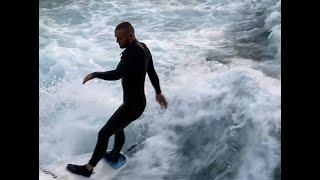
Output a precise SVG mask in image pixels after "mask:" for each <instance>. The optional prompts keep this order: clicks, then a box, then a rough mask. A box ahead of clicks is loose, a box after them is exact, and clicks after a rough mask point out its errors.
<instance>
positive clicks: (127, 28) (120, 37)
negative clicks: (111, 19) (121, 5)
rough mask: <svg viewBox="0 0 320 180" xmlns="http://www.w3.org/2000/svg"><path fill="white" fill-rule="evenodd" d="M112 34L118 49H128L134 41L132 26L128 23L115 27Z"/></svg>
mask: <svg viewBox="0 0 320 180" xmlns="http://www.w3.org/2000/svg"><path fill="white" fill-rule="evenodd" d="M114 34H115V36H116V38H117V43H118V44H119V46H120V48H126V47H128V46H129V45H130V44H131V42H132V41H134V40H135V39H136V38H135V35H134V29H133V26H132V25H131V24H130V23H129V22H122V23H120V24H118V25H117V27H116V29H115V31H114Z"/></svg>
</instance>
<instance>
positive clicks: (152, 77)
mask: <svg viewBox="0 0 320 180" xmlns="http://www.w3.org/2000/svg"><path fill="white" fill-rule="evenodd" d="M148 53H149V56H150V58H149V63H148V69H147V72H148V76H149V79H150V81H151V84H152V86H153V87H154V89H155V90H156V93H157V94H160V93H161V89H160V83H159V78H158V75H157V73H156V70H155V69H154V66H153V60H152V55H151V52H150V50H149V49H148Z"/></svg>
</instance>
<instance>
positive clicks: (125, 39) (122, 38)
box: [115, 29, 129, 49]
mask: <svg viewBox="0 0 320 180" xmlns="http://www.w3.org/2000/svg"><path fill="white" fill-rule="evenodd" d="M115 36H116V39H117V43H118V44H119V46H120V48H121V49H123V48H126V47H128V45H129V36H128V34H127V33H126V31H125V30H123V29H119V30H117V31H115Z"/></svg>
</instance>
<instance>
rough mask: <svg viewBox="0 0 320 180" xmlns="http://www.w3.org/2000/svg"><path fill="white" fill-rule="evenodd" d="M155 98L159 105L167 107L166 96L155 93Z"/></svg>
mask: <svg viewBox="0 0 320 180" xmlns="http://www.w3.org/2000/svg"><path fill="white" fill-rule="evenodd" d="M156 100H157V101H158V103H159V104H160V106H161V107H164V108H165V109H167V107H168V102H167V100H166V98H165V97H164V96H163V95H162V94H161V93H160V94H156Z"/></svg>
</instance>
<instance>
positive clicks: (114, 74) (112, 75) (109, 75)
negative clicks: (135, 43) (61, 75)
mask: <svg viewBox="0 0 320 180" xmlns="http://www.w3.org/2000/svg"><path fill="white" fill-rule="evenodd" d="M127 66H128V65H127V64H126V62H125V60H124V59H121V61H120V62H119V64H118V66H117V68H116V69H115V70H111V71H105V72H93V73H90V74H88V75H87V76H86V77H85V78H84V80H83V84H84V83H86V82H87V81H89V80H91V79H94V78H99V79H104V80H110V81H113V80H118V79H120V78H121V77H123V76H124V74H125V73H126V72H127Z"/></svg>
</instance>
